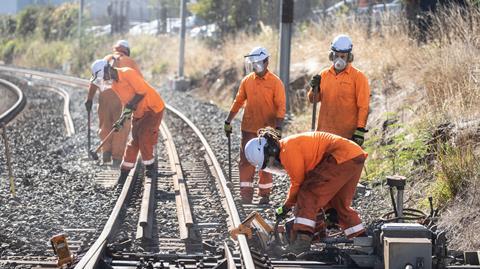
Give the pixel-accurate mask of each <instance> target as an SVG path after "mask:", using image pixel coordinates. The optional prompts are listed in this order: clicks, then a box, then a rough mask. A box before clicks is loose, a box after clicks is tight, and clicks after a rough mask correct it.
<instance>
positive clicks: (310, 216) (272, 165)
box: [245, 128, 367, 254]
mask: <svg viewBox="0 0 480 269" xmlns="http://www.w3.org/2000/svg"><path fill="white" fill-rule="evenodd" d="M245 155H246V158H247V160H248V161H249V162H250V163H251V164H252V165H254V166H256V167H257V168H259V169H263V170H265V171H269V172H271V173H278V174H281V173H287V174H288V175H289V176H290V189H289V191H288V195H287V198H286V200H285V202H284V205H283V206H282V207H280V208H278V209H277V210H276V213H277V218H284V217H285V216H286V214H287V212H288V211H290V210H291V209H292V207H293V206H295V207H296V212H295V222H294V225H293V231H294V236H293V237H294V238H295V239H294V240H293V242H291V244H290V245H289V247H288V248H287V250H286V252H291V253H294V254H299V253H302V252H305V251H307V250H309V249H310V244H311V241H312V237H313V233H314V231H315V227H316V219H317V213H318V212H319V211H320V210H322V209H323V208H325V207H326V205H327V204H330V206H332V207H333V208H335V209H336V211H337V214H338V221H339V225H340V227H341V228H342V229H343V231H344V233H345V235H346V236H347V237H348V238H352V237H356V236H359V235H362V236H363V235H365V228H364V226H363V224H362V220H361V219H360V216H359V214H358V213H357V212H356V211H355V210H354V209H352V208H351V204H352V200H353V197H354V194H355V191H356V186H357V183H358V181H359V179H360V174H361V172H362V168H363V164H364V162H365V159H366V158H367V153H366V152H365V151H363V150H362V148H361V147H360V146H358V145H357V144H356V143H354V142H352V141H351V140H348V139H345V138H343V137H341V136H338V135H334V134H330V133H325V132H306V133H301V134H297V135H292V136H289V137H286V138H284V139H282V140H279V138H278V136H277V135H276V133H275V130H273V129H271V128H266V129H262V130H260V131H259V137H258V138H254V139H252V140H250V141H249V142H248V143H247V145H246V146H245Z"/></svg>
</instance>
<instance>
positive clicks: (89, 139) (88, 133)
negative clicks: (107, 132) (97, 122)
mask: <svg viewBox="0 0 480 269" xmlns="http://www.w3.org/2000/svg"><path fill="white" fill-rule="evenodd" d="M87 113H88V117H87V118H88V126H87V130H88V132H87V147H88V148H87V149H88V152H90V148H91V145H92V144H91V141H92V140H91V136H90V131H91V130H92V129H91V128H92V126H91V125H92V121H91V113H90V111H88V112H87Z"/></svg>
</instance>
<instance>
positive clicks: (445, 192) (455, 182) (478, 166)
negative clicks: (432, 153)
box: [430, 144, 480, 205]
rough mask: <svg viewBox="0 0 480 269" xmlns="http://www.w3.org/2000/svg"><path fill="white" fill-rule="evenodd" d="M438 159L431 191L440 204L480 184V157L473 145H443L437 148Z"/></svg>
mask: <svg viewBox="0 0 480 269" xmlns="http://www.w3.org/2000/svg"><path fill="white" fill-rule="evenodd" d="M436 160H437V167H436V182H435V184H434V185H433V186H432V188H431V189H430V192H431V193H432V196H433V197H434V199H435V201H436V203H438V204H439V205H445V204H446V203H447V202H449V201H450V200H451V199H452V198H454V197H456V196H458V195H461V194H462V193H463V192H465V191H467V189H468V188H470V187H471V186H476V185H478V182H479V181H480V158H479V157H478V156H475V153H474V151H473V149H472V148H471V147H469V146H466V147H456V146H452V145H448V144H446V145H443V146H442V147H440V148H439V150H437V158H436Z"/></svg>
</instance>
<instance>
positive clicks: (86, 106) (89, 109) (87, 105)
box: [85, 100, 93, 112]
mask: <svg viewBox="0 0 480 269" xmlns="http://www.w3.org/2000/svg"><path fill="white" fill-rule="evenodd" d="M92 104H93V102H92V100H87V101H86V102H85V108H86V109H87V112H90V111H92Z"/></svg>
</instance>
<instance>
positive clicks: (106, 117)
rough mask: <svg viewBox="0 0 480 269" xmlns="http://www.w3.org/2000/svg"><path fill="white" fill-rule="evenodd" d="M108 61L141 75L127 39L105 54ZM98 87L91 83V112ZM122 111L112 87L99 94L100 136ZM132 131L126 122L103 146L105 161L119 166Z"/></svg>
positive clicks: (89, 106) (89, 94)
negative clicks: (111, 51) (108, 53)
mask: <svg viewBox="0 0 480 269" xmlns="http://www.w3.org/2000/svg"><path fill="white" fill-rule="evenodd" d="M104 59H105V60H107V61H111V60H112V59H113V63H114V64H113V65H114V66H115V67H130V68H132V69H134V70H136V71H137V72H138V73H139V74H140V75H142V73H141V72H140V68H138V65H137V64H136V63H135V61H134V60H133V59H132V58H130V47H129V45H128V42H127V41H126V40H119V41H118V42H117V43H116V44H115V45H114V46H113V53H112V54H110V55H107V56H105V58H104ZM97 89H98V87H97V86H95V84H93V83H90V86H89V90H88V96H87V101H86V102H85V107H86V108H87V111H88V112H89V113H90V111H91V110H92V103H93V98H94V97H95V93H96V92H97ZM121 113H122V103H121V102H120V99H119V98H118V97H117V95H116V94H115V93H114V92H113V90H112V89H106V90H104V91H102V92H100V93H99V96H98V121H99V136H100V139H101V140H103V139H105V137H106V136H107V134H108V133H109V132H110V130H112V126H113V124H114V123H115V121H117V120H118V119H119V118H120V114H121ZM129 133H130V123H129V122H126V123H125V124H124V127H123V128H121V129H120V130H118V132H116V133H114V134H113V135H112V136H111V137H110V138H109V139H108V140H107V142H106V143H105V144H104V145H103V146H102V155H103V163H109V162H110V161H112V166H114V167H119V166H120V164H121V162H122V156H123V153H124V152H125V147H126V145H127V139H128V134H129Z"/></svg>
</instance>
